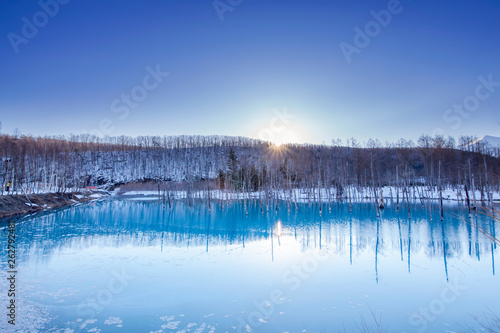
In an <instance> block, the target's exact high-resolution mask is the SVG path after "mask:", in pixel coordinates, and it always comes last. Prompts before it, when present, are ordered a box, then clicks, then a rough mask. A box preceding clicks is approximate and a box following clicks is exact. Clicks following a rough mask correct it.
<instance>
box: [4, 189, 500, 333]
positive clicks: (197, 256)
mask: <svg viewBox="0 0 500 333" xmlns="http://www.w3.org/2000/svg"><path fill="white" fill-rule="evenodd" d="M290 208H291V209H290V210H289V209H288V207H287V205H286V204H285V203H282V204H281V205H280V206H279V207H278V209H277V210H276V207H271V208H270V209H269V211H268V212H266V210H265V209H264V212H263V211H262V209H261V207H260V205H259V203H258V202H249V203H247V204H246V207H245V205H244V203H242V202H229V203H227V202H212V204H211V207H210V209H209V207H207V206H206V203H204V202H199V203H197V204H195V205H192V206H191V207H188V205H186V204H184V203H182V202H176V203H175V205H174V206H173V207H172V209H169V207H168V206H166V207H165V205H164V204H163V203H162V202H161V201H157V200H144V199H140V200H139V199H134V200H132V199H130V198H128V199H125V198H123V199H112V200H107V201H101V202H94V203H89V204H84V205H79V206H74V207H70V208H67V209H62V210H58V211H55V212H51V213H46V214H42V215H37V216H34V217H30V218H25V219H22V220H20V221H18V224H17V230H16V232H17V239H18V244H17V259H18V262H19V266H20V267H19V270H20V272H21V273H20V274H22V275H21V277H22V281H23V284H22V285H20V288H21V290H22V291H23V295H24V296H23V297H24V299H26V300H30V301H33V302H36V303H37V304H42V305H43V309H44V311H46V312H48V313H49V315H47V316H50V317H51V318H57V319H54V321H52V322H51V323H49V324H47V325H48V326H47V327H49V328H54V329H55V328H57V329H65V328H71V329H73V327H72V326H71V327H69V326H67V325H69V324H67V323H73V324H74V325H77V326H78V325H81V324H82V320H85V317H83V318H82V315H81V314H80V313H79V312H78V309H79V307H81V302H82V300H87V299H88V298H89V297H97V296H99V292H100V291H102V290H107V289H106V288H107V287H106V284H107V283H108V281H110V279H112V276H113V274H115V273H116V272H121V271H122V270H126V272H127V273H126V274H129V275H130V276H135V277H137V278H136V280H134V281H132V282H130V284H129V285H128V286H127V288H126V289H125V290H124V291H123V293H121V294H119V295H118V294H117V295H113V296H114V297H115V299H114V301H113V302H109V304H108V303H107V304H106V306H105V307H104V306H103V307H102V309H101V308H100V309H99V311H98V313H97V314H96V320H99V321H98V322H97V323H100V325H101V326H96V327H95V328H96V330H99V329H101V330H102V331H108V330H110V329H111V327H108V326H106V325H107V324H105V323H106V322H108V323H109V322H113V323H115V322H120V323H121V322H122V321H123V323H124V325H125V326H124V327H125V328H126V329H125V331H127V332H128V331H145V330H146V331H149V329H150V326H152V327H153V328H154V329H153V328H151V330H152V331H159V330H160V328H161V327H162V326H161V325H166V327H174V325H173V324H172V322H170V321H169V322H168V323H164V322H163V323H162V322H161V321H162V320H163V319H161V318H170V316H171V315H174V314H175V316H176V317H175V318H176V321H175V322H182V325H184V324H185V325H190V324H191V323H196V320H203V324H205V327H209V326H210V325H211V326H210V327H212V328H213V327H216V325H218V326H217V327H218V328H221V329H222V331H223V332H225V331H227V330H229V331H232V328H233V327H238V325H239V324H240V322H241V321H239V319H241V318H243V320H246V319H247V317H245V316H247V314H248V313H252V311H253V310H254V304H259V307H260V304H264V303H265V302H264V301H266V300H268V298H269V295H270V294H271V293H272V291H273V290H275V289H279V290H282V291H285V292H286V293H285V296H286V303H284V304H283V305H281V308H280V309H279V310H276V311H275V312H274V314H273V315H268V316H264V317H262V318H261V319H262V320H263V322H261V324H262V325H264V323H265V325H264V326H263V327H261V328H259V330H256V331H259V332H276V331H277V329H278V328H279V329H280V330H281V331H285V330H288V331H294V332H295V331H302V330H303V329H306V330H307V331H312V332H317V331H321V330H323V331H325V330H326V331H327V332H330V331H335V332H336V331H342V328H341V327H340V326H338V323H339V322H342V321H344V323H345V325H346V327H347V330H348V331H349V324H348V322H350V323H351V324H352V323H353V322H354V321H355V320H356V318H359V314H360V313H365V314H366V315H367V316H370V311H371V310H374V311H376V312H377V314H379V313H380V314H385V318H387V319H386V320H389V322H388V326H389V327H390V331H397V330H398V329H399V330H406V331H408V332H411V331H416V329H417V328H418V327H419V326H415V325H413V324H412V323H413V322H412V319H411V318H413V317H412V316H413V313H417V314H418V311H419V309H420V307H422V306H426V305H428V304H434V303H432V302H433V301H434V300H435V299H436V297H439V295H440V293H441V291H442V290H443V288H445V287H446V285H447V284H450V285H453V283H455V282H456V279H457V278H460V279H461V281H462V282H461V283H462V284H464V285H466V286H467V288H468V289H467V290H468V292H463V293H462V294H461V295H460V297H458V296H457V301H456V302H455V303H453V305H448V306H449V307H450V308H452V309H453V311H449V312H445V313H444V314H442V315H441V316H440V317H439V316H436V318H438V319H436V321H435V322H433V323H434V325H437V323H439V324H440V325H442V326H441V328H443V327H445V326H446V325H451V324H453V323H454V321H457V320H460V319H462V318H463V317H465V316H466V315H467V314H468V313H471V312H472V311H482V310H481V307H482V306H488V307H490V308H491V309H493V310H495V309H496V310H500V309H498V306H497V305H496V300H495V299H494V298H491V296H489V295H490V294H491V290H492V289H495V286H497V284H498V281H497V280H496V277H495V254H496V253H495V252H496V251H497V244H496V243H495V242H494V241H493V240H492V238H491V237H489V236H488V235H486V234H484V233H482V232H479V230H478V228H475V227H474V225H476V226H478V227H479V228H482V229H484V230H485V231H488V233H489V234H491V235H492V236H493V237H494V236H495V235H496V222H495V221H494V220H492V218H491V217H488V216H485V215H481V214H478V215H477V216H474V217H472V222H473V224H472V223H466V222H464V220H462V219H460V218H457V216H458V217H460V216H466V215H467V212H466V210H465V209H463V208H462V207H460V206H459V205H458V204H453V205H450V206H448V207H446V210H445V219H444V221H441V220H440V218H439V217H438V216H434V218H433V219H431V218H430V216H429V212H430V211H434V212H438V211H439V210H438V209H436V208H434V209H429V207H425V208H424V207H422V208H421V207H420V206H419V205H416V206H415V207H412V209H411V212H410V213H411V220H410V219H408V215H407V213H406V207H405V209H401V211H400V213H397V212H396V209H395V207H394V206H393V205H391V204H390V203H387V204H386V209H384V210H382V211H381V214H380V216H379V217H377V216H376V212H375V211H374V207H373V205H372V204H366V205H365V204H358V205H353V206H352V212H350V210H351V208H350V206H349V204H341V203H338V204H335V205H332V207H331V209H330V207H326V205H325V206H324V207H323V208H322V209H321V213H320V210H319V207H318V206H317V205H313V204H311V205H309V204H301V205H298V206H297V207H290ZM296 208H297V209H296ZM247 211H248V214H247ZM402 212H404V213H402ZM2 232H4V233H5V232H6V230H5V228H4V229H3V230H2ZM6 239H7V238H6V237H3V238H2V239H1V241H0V243H2V246H3V247H4V248H5V247H6ZM314 253H321V254H322V255H321V256H322V257H323V258H326V259H325V260H324V261H322V262H321V263H317V262H316V263H314V262H312V264H314V265H315V266H314V270H312V271H311V272H309V271H308V272H306V273H307V274H306V273H304V272H299V271H297V267H304V265H305V267H308V266H307V265H308V264H309V265H311V261H310V260H311V258H312V257H314V255H313V254H314ZM490 261H491V262H490ZM5 265H6V260H2V266H3V267H2V270H3V271H4V272H5V271H6V269H5ZM287 272H297V274H296V275H292V278H290V277H288V278H285V277H287V275H286V274H287ZM298 278H300V279H298ZM290 281H294V283H292V286H295V285H296V284H297V281H298V282H300V283H299V285H301V288H299V289H298V290H297V291H295V290H294V288H290V286H291V285H290V284H289V283H288V282H290ZM145 286H146V287H147V288H145ZM23 288H24V289H23ZM96 295H97V296H96ZM285 296H284V297H285ZM488 297H490V298H491V299H490V298H488ZM255 302H257V303H255ZM262 302H264V303H262ZM137 304H140V308H139V309H138V307H137V306H138V305H137ZM84 305H85V304H84ZM266 306H267V305H266ZM453 306H454V307H453ZM277 308H278V306H277V305H276V309H277ZM101 311H102V313H101ZM263 311H264V310H263ZM214 313H215V314H214ZM473 313H474V312H473ZM476 313H477V312H476ZM212 314H214V315H213V316H212ZM167 315H168V316H167ZM184 315H185V317H184ZM134 316H136V317H134ZM242 316H243V317H242ZM240 317H241V318H240ZM133 318H135V319H134V320H132V319H133ZM200 318H202V319H200ZM126 319H128V320H126ZM78 320H81V321H78ZM92 320H94V319H92ZM155 320H156V321H159V322H158V323H156V324H155ZM188 320H191V322H190V321H188ZM184 321H185V322H184ZM97 323H96V325H97ZM144 323H147V324H148V325H149V326H147V327H145V326H141V325H145V324H144ZM198 324H199V325H202V324H200V323H198ZM89 325H90V324H89ZM103 325H104V326H103ZM154 325H156V326H154ZM169 325H170V326H169ZM179 325H181V324H179ZM266 325H267V326H266ZM412 325H413V326H412ZM88 327H89V328H90V326H88ZM176 327H177V326H176ZM186 327H189V326H186ZM192 327H194V326H192ZM198 327H201V326H198ZM446 327H447V326H446ZM0 328H1V326H0ZM177 328H178V329H181V328H182V327H181V326H178V327H177ZM285 328H286V329H285ZM299 328H300V330H299ZM354 328H355V326H354ZM92 329H93V328H92ZM56 331H57V330H56ZM207 331H208V329H207ZM217 331H219V330H217ZM429 331H432V330H430V329H429ZM200 332H201V331H200Z"/></svg>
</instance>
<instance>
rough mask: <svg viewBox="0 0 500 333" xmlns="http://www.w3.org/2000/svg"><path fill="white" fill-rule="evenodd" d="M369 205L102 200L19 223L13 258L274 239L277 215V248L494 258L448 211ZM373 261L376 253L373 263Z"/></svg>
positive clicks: (406, 257) (479, 238)
mask: <svg viewBox="0 0 500 333" xmlns="http://www.w3.org/2000/svg"><path fill="white" fill-rule="evenodd" d="M308 207H310V208H311V209H308ZM367 207H368V206H367ZM367 207H364V206H363V205H358V206H355V207H354V208H355V209H354V210H353V212H352V214H350V213H349V207H348V206H347V205H339V206H338V207H337V209H332V212H331V213H329V212H328V209H323V212H324V213H323V214H322V215H320V214H319V213H318V209H314V206H308V205H307V204H304V205H302V206H299V210H298V211H295V210H292V211H291V212H290V213H288V212H287V210H286V209H280V210H279V211H278V214H275V212H274V211H270V212H269V213H264V214H262V213H261V210H260V206H259V205H258V203H257V202H253V203H250V204H249V207H248V209H249V215H248V216H246V213H245V209H244V207H243V203H240V202H233V203H230V204H228V205H226V203H224V204H220V203H216V204H214V205H213V207H212V212H211V213H209V212H208V209H207V207H206V205H205V204H203V203H200V204H198V205H194V206H192V207H191V208H188V207H187V205H185V204H184V203H182V202H176V203H175V206H174V207H173V209H168V206H167V207H164V206H163V204H162V203H161V202H159V201H155V200H154V201H131V200H107V201H102V202H94V203H89V204H85V205H80V206H73V207H70V208H67V209H62V210H58V211H55V212H52V213H46V214H42V215H39V216H37V217H34V218H31V219H29V218H28V219H25V220H24V221H22V222H21V223H19V224H17V230H16V233H17V235H18V237H17V241H18V244H17V258H18V261H20V262H23V261H26V260H28V259H30V260H37V261H39V260H41V261H43V260H46V259H48V258H50V255H51V254H52V253H54V251H61V250H65V249H72V250H81V249H85V248H90V247H94V246H98V247H122V246H132V247H161V248H163V247H172V246H174V247H206V248H207V250H208V249H209V248H210V247H217V246H222V245H237V246H242V247H244V246H245V243H246V244H248V243H251V242H255V241H259V240H267V239H269V241H270V242H271V238H272V236H273V235H274V236H276V232H277V224H278V222H279V224H280V234H279V236H280V237H275V238H274V239H272V241H273V246H274V247H276V246H281V244H282V241H283V239H285V238H289V239H293V240H294V241H295V242H297V244H298V246H299V247H300V248H301V249H302V250H306V249H310V248H320V247H321V248H322V249H325V250H326V251H329V252H331V253H335V254H337V255H340V256H349V257H350V259H349V260H350V261H351V263H352V258H356V257H357V256H359V255H362V254H364V253H368V254H373V256H374V258H375V256H379V255H380V254H382V255H384V254H387V253H396V254H397V257H398V259H399V257H400V259H401V260H402V261H408V264H409V265H410V259H411V254H415V253H420V252H421V253H423V254H425V256H426V257H427V258H441V260H443V264H444V265H445V268H446V264H447V260H449V259H451V258H463V257H464V256H469V257H472V258H475V259H476V260H478V261H479V260H482V259H483V258H482V257H483V256H485V257H486V258H491V259H493V258H494V249H495V247H494V245H492V244H491V241H490V240H488V239H487V238H486V237H484V236H483V235H481V234H480V233H477V231H476V230H475V229H472V228H470V226H469V225H467V224H465V223H463V222H462V221H460V220H458V219H455V218H452V217H451V216H450V214H448V216H450V217H449V218H448V219H445V221H443V222H441V221H436V220H434V222H430V221H429V220H428V218H427V217H426V212H425V211H415V212H414V213H413V214H412V220H408V219H406V218H401V217H402V216H398V215H397V214H396V213H395V212H393V211H392V210H391V209H386V210H385V212H384V214H383V216H381V218H380V219H377V218H376V217H375V216H372V215H373V211H372V210H370V209H365V208H367ZM476 222H477V223H478V224H479V225H481V226H482V227H484V228H485V229H488V230H491V233H492V234H494V233H495V224H494V223H492V222H491V221H490V220H488V218H487V217H483V216H478V217H477V221H476ZM377 236H378V237H377ZM5 242H6V237H4V238H2V241H1V243H2V246H4V247H5V246H6V245H5ZM278 242H279V243H278ZM270 246H271V244H270ZM384 260H387V259H386V258H385V256H384ZM378 261H380V257H379V259H377V261H376V262H375V264H377V263H378ZM492 264H493V269H494V263H493V262H492Z"/></svg>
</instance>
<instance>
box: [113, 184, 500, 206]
mask: <svg viewBox="0 0 500 333" xmlns="http://www.w3.org/2000/svg"><path fill="white" fill-rule="evenodd" d="M349 190H350V192H351V198H352V201H363V200H366V199H373V197H374V194H373V189H372V188H361V189H359V188H351V189H349V188H345V189H344V192H343V194H342V198H343V199H344V200H346V199H347V200H348V199H349V195H348V193H349ZM380 190H382V196H383V197H384V198H385V199H391V200H396V198H397V196H399V200H400V201H403V193H402V192H401V189H399V193H397V189H396V188H395V187H390V186H387V187H383V188H381V189H378V190H377V198H378V197H379V196H380ZM112 195H126V196H155V197H158V196H163V195H170V197H171V198H173V199H185V198H187V197H188V193H187V191H170V192H166V193H164V192H163V191H162V192H161V193H160V194H159V193H158V191H127V192H120V189H116V190H115V191H114V192H112ZM208 195H210V198H211V199H217V200H243V199H263V200H264V199H265V198H266V192H265V191H259V192H245V193H243V192H231V191H224V190H214V191H210V194H208V192H207V191H192V192H191V193H190V196H191V197H192V198H195V199H197V198H200V199H206V198H208ZM269 195H270V197H273V198H275V199H278V200H290V201H292V202H295V201H297V202H317V201H320V200H321V201H322V202H327V201H333V200H336V199H337V193H336V190H335V189H334V188H332V189H330V190H328V189H324V188H323V189H321V190H320V191H319V190H318V189H292V190H276V191H271V192H270V193H269ZM405 196H406V194H405ZM442 196H443V200H452V201H458V200H465V199H466V194H465V191H464V190H463V189H459V190H456V189H445V190H443V193H442ZM409 197H410V199H411V200H420V199H429V198H431V199H435V200H437V199H439V198H440V193H439V191H436V190H434V191H429V189H428V187H424V186H415V187H412V188H409ZM483 197H484V199H485V200H486V199H487V197H486V194H483ZM469 198H470V200H472V201H474V200H476V201H479V200H481V192H480V191H477V190H476V191H475V193H472V192H470V191H469ZM492 200H494V201H500V193H498V192H493V193H492Z"/></svg>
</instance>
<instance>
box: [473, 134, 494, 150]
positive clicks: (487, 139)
mask: <svg viewBox="0 0 500 333" xmlns="http://www.w3.org/2000/svg"><path fill="white" fill-rule="evenodd" d="M478 143H480V144H484V145H485V147H486V148H488V149H495V148H500V137H498V136H491V135H485V136H483V137H482V138H479V139H477V140H476V141H474V142H473V143H472V145H476V144H478Z"/></svg>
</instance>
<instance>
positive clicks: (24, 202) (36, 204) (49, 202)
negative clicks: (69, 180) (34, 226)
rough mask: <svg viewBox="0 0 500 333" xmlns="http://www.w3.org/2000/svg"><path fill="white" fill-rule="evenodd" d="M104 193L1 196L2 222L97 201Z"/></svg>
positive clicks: (0, 214) (0, 212) (0, 211)
mask: <svg viewBox="0 0 500 333" xmlns="http://www.w3.org/2000/svg"><path fill="white" fill-rule="evenodd" d="M103 195H104V192H96V193H94V192H69V193H43V194H28V195H20V194H14V195H2V196H0V220H5V219H9V218H14V217H18V216H22V215H28V214H33V213H38V212H42V211H46V210H52V209H55V208H61V207H66V206H71V205H74V204H77V203H83V202H87V201H91V200H95V199H97V198H100V197H102V196H103Z"/></svg>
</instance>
